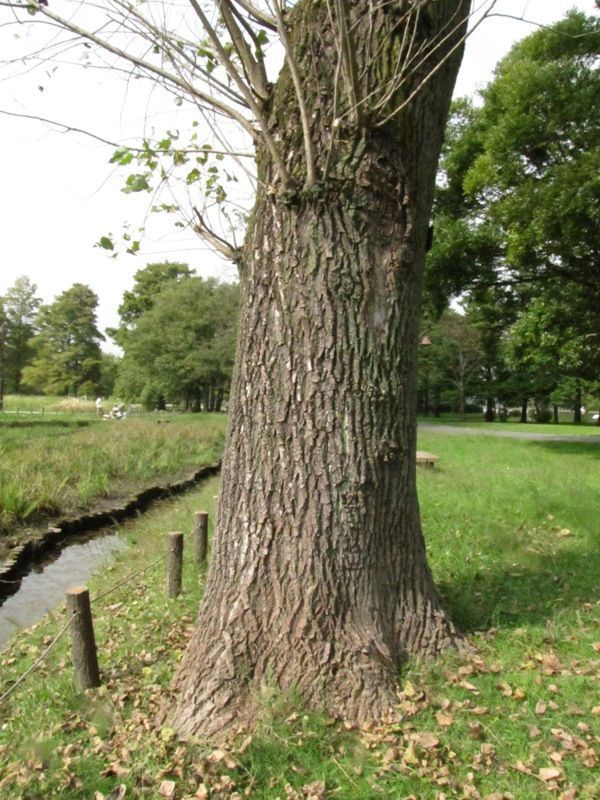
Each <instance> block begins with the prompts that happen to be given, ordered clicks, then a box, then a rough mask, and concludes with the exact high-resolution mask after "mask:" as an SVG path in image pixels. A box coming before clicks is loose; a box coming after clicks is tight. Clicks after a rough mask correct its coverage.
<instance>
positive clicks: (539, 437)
mask: <svg viewBox="0 0 600 800" xmlns="http://www.w3.org/2000/svg"><path fill="white" fill-rule="evenodd" d="M418 428H419V430H420V431H427V433H448V434H450V435H451V436H464V435H468V436H499V437H500V438H503V439H527V440H529V441H540V442H583V443H585V444H600V436H593V435H590V436H575V435H573V434H564V435H562V436H561V435H560V434H556V433H525V432H523V433H521V432H520V431H497V430H496V431H494V430H486V429H485V428H458V427H455V426H454V425H432V424H428V423H427V422H419V425H418Z"/></svg>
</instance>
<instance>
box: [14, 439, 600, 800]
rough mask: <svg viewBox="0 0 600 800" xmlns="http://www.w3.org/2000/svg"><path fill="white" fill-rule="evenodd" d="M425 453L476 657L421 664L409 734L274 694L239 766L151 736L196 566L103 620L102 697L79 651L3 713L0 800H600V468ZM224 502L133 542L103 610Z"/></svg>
mask: <svg viewBox="0 0 600 800" xmlns="http://www.w3.org/2000/svg"><path fill="white" fill-rule="evenodd" d="M419 445H420V447H422V448H423V449H427V450H432V451H433V452H435V453H437V454H438V455H440V461H439V463H438V465H437V466H436V469H435V470H433V471H425V470H424V471H422V472H420V473H419V491H420V501H421V506H422V513H423V520H424V527H425V531H426V537H427V542H428V550H429V556H430V560H431V564H432V568H433V570H434V573H435V576H436V580H437V581H438V583H439V585H440V587H441V590H442V592H443V594H444V596H445V599H446V602H447V605H448V606H449V608H450V611H451V613H452V614H453V616H454V618H455V619H456V620H457V621H458V622H459V623H460V625H461V627H462V628H463V630H465V631H467V633H468V634H469V636H470V640H471V642H472V644H473V646H474V651H473V653H471V654H470V655H465V656H464V657H459V656H458V655H456V654H449V655H447V656H446V657H445V658H443V659H440V660H439V661H438V662H436V663H435V664H427V663H419V662H415V661H413V662H411V663H410V664H409V665H408V666H407V668H406V670H405V671H404V672H403V674H402V675H401V676H400V678H399V688H400V689H401V694H400V707H401V710H402V715H403V717H402V722H401V723H400V724H398V725H394V726H390V727H382V728H381V729H378V730H365V731H348V730H345V729H344V728H343V726H339V725H337V724H335V723H333V721H332V720H329V719H326V718H323V717H321V716H319V715H318V714H312V713H311V714H306V713H305V712H304V711H303V710H302V708H301V706H300V705H299V704H298V703H297V701H296V700H295V699H294V698H293V697H287V698H282V697H280V696H278V695H277V694H275V693H273V692H272V691H271V690H269V689H268V687H267V688H265V690H264V692H263V695H262V709H263V710H262V715H261V717H260V719H259V720H258V724H257V729H256V730H255V731H254V732H253V733H252V735H251V736H250V737H241V738H240V741H239V742H238V743H237V744H236V745H235V746H232V747H231V748H230V749H224V748H220V749H214V748H211V747H210V746H202V745H193V744H190V743H183V742H179V741H178V740H177V739H176V737H175V736H174V735H173V731H171V730H170V729H169V728H168V727H167V728H165V727H162V728H160V727H159V728H154V727H153V720H154V718H155V714H156V710H157V708H158V706H159V704H160V703H161V702H162V700H163V699H164V697H165V696H167V697H168V695H165V692H166V691H167V687H168V684H169V680H170V676H171V675H172V673H173V670H174V669H175V667H176V664H177V662H178V660H179V658H180V657H181V653H182V651H183V649H184V647H185V644H186V641H187V638H188V636H189V633H190V630H191V627H192V625H193V619H194V616H195V609H196V607H197V602H198V599H199V597H200V594H201V585H200V583H199V581H198V580H197V576H196V574H195V573H194V567H193V564H192V563H191V562H190V560H189V559H186V561H187V563H186V567H185V575H184V586H185V592H184V594H183V595H182V596H181V597H180V598H178V599H177V600H175V601H170V602H169V601H167V600H166V599H165V598H164V565H162V564H161V565H158V566H157V567H155V568H153V569H152V570H151V571H149V572H148V573H145V575H144V576H142V577H141V578H140V579H138V580H136V581H135V582H134V584H133V585H128V586H127V587H124V588H123V589H120V590H118V591H117V592H116V593H115V594H113V595H109V596H108V597H107V598H106V599H105V600H104V601H101V602H99V603H98V610H97V611H96V612H95V614H96V619H97V631H96V633H97V640H98V644H99V651H100V660H101V667H102V671H103V677H104V683H105V685H104V686H103V688H101V689H100V690H97V691H92V692H89V693H87V694H86V695H81V694H78V693H76V692H75V691H74V689H73V687H72V675H71V670H70V665H69V658H68V646H67V642H66V639H62V640H61V641H60V642H59V643H58V644H57V646H56V648H55V649H54V650H52V651H51V653H50V654H49V656H48V659H47V660H46V661H45V662H44V664H43V666H42V668H41V670H40V671H39V672H38V673H37V674H36V675H34V676H32V677H31V678H29V680H28V682H27V683H26V684H25V685H24V687H23V688H22V689H21V688H19V689H18V690H17V691H16V692H15V693H14V694H13V695H11V697H10V699H9V702H8V704H7V705H5V706H4V708H2V709H0V714H1V715H2V719H3V721H2V724H1V725H0V776H2V777H0V793H1V795H2V797H3V798H4V797H5V798H9V800H13V798H14V800H16V798H24V799H25V800H29V799H30V798H31V799H33V798H41V797H44V798H45V797H60V798H61V799H62V798H64V800H71V798H73V800H75V798H88V797H89V798H97V800H101V798H102V797H105V798H108V797H109V796H110V797H112V798H117V797H126V798H128V797H132V798H153V799H154V798H160V797H169V796H172V797H175V798H179V799H180V800H181V798H192V797H205V798H206V797H209V798H213V799H216V798H232V800H234V799H236V798H240V797H250V798H258V799H259V800H275V798H280V799H281V800H300V798H304V799H306V798H309V797H312V798H317V800H323V799H325V798H326V799H327V800H328V799H329V798H331V800H334V798H342V800H346V799H347V800H364V798H394V799H396V798H398V799H399V800H402V799H404V800H409V798H410V799H411V800H415V798H418V800H450V798H453V799H454V798H456V799H457V800H458V799H459V798H460V799H461V800H466V799H467V798H474V799H475V800H477V798H485V800H501V798H504V800H510V798H513V799H514V800H537V799H538V798H540V797H549V798H562V800H572V799H573V798H577V800H590V799H591V798H596V797H599V796H600V787H599V786H598V781H597V766H598V760H597V755H596V753H595V750H594V748H595V746H596V745H597V744H598V741H599V738H598V737H599V735H600V729H599V728H600V726H599V724H598V723H599V720H600V716H599V713H600V697H599V696H598V677H599V652H598V651H599V650H600V631H599V628H598V625H599V621H600V620H599V617H600V607H599V605H598V580H597V576H598V574H599V567H600V564H599V555H598V554H599V552H600V548H598V526H597V497H598V494H599V490H600V485H599V480H600V479H599V477H598V449H597V448H596V447H595V446H594V445H591V446H589V445H588V446H585V445H578V444H577V445H573V444H571V445H567V444H558V445H555V444H554V443H552V444H548V443H539V442H521V441H507V440H503V439H501V440H490V439H485V440H484V439H482V438H481V437H464V438H463V437H461V438H460V439H457V438H455V437H448V438H446V437H443V436H441V435H439V434H438V435H434V434H429V435H424V436H421V439H420V442H419ZM216 487H217V485H216V482H211V483H209V484H208V485H207V486H205V487H204V489H203V490H202V492H199V493H195V494H190V495H188V496H186V497H185V498H182V499H178V500H176V501H172V502H169V503H166V504H163V505H162V506H161V507H160V508H159V509H157V510H155V511H153V512H151V513H150V514H148V515H145V516H144V517H143V518H142V519H141V520H139V521H137V522H135V523H132V524H130V525H128V526H127V527H126V528H125V535H126V536H127V537H128V538H129V540H130V549H129V551H128V552H126V553H125V554H123V555H121V556H119V557H118V558H117V560H116V561H115V562H114V564H113V565H112V566H111V567H110V568H109V569H108V570H105V571H104V573H103V574H101V575H99V576H98V577H97V578H96V579H95V580H94V581H93V582H92V585H91V593H92V596H93V595H94V594H95V593H97V592H98V591H99V590H100V589H102V590H104V589H105V588H106V587H107V586H110V585H111V584H113V583H115V584H116V583H117V582H118V581H119V580H120V579H122V577H123V576H124V575H126V574H127V573H128V572H130V571H131V570H132V569H134V568H138V567H139V566H142V565H144V564H146V563H149V562H150V561H152V560H153V559H154V558H155V557H156V556H157V555H159V554H160V553H162V552H163V549H164V532H165V531H167V530H174V529H183V530H188V529H189V527H190V522H191V516H192V512H193V510H194V509H195V508H198V507H201V506H207V505H208V503H210V502H211V501H212V497H213V495H214V494H216ZM188 555H189V554H188ZM133 564H135V567H133V566H132V565H133ZM62 621H63V613H58V614H57V615H56V618H55V619H47V620H45V621H44V622H43V623H41V624H40V625H38V626H37V628H36V629H35V630H34V631H31V632H29V633H22V634H21V635H20V636H19V637H17V638H16V640H15V641H14V644H13V646H12V647H11V648H10V649H9V650H7V651H6V652H5V653H4V654H2V655H1V656H0V667H1V674H2V679H3V685H4V686H6V685H8V684H10V682H11V680H13V679H14V677H16V676H18V675H20V674H21V673H22V672H23V671H24V670H25V669H26V668H27V666H28V665H29V664H30V663H31V662H32V661H33V659H35V657H36V656H37V654H38V653H39V652H40V649H41V648H43V647H44V646H45V644H47V643H49V642H50V641H51V637H52V636H53V635H55V633H56V631H57V630H59V629H60V627H61V625H62ZM119 787H122V788H119ZM95 792H98V793H99V794H98V795H95Z"/></svg>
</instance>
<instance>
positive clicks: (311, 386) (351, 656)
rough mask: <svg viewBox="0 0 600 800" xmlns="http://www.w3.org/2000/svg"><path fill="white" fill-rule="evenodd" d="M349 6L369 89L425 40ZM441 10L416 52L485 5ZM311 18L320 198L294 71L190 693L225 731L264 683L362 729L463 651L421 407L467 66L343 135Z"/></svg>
mask: <svg viewBox="0 0 600 800" xmlns="http://www.w3.org/2000/svg"><path fill="white" fill-rule="evenodd" d="M347 5H348V6H349V7H350V23H351V25H352V26H353V30H354V31H355V49H356V51H357V61H358V64H359V67H360V75H361V76H362V78H361V79H362V80H363V85H362V94H363V96H364V95H365V94H366V93H367V92H368V90H369V87H370V85H371V83H373V84H374V85H375V84H377V85H380V84H381V82H382V81H385V80H386V70H388V73H389V70H391V69H392V68H395V64H394V58H395V57H396V56H397V48H398V47H399V44H398V42H399V41H400V40H401V39H402V36H403V31H404V28H403V23H402V19H401V17H400V22H398V19H399V17H398V14H397V11H396V10H394V9H392V5H393V4H380V6H379V11H370V12H369V8H370V4H369V3H366V2H355V3H348V4H347ZM430 5H431V8H432V11H431V13H430V15H429V16H427V18H426V19H425V16H424V17H423V19H424V20H425V22H423V25H425V23H426V29H425V28H423V29H421V28H419V26H418V24H417V26H416V33H415V39H416V42H417V44H418V42H419V41H420V38H423V37H428V36H435V34H436V31H437V30H438V29H441V28H442V27H443V26H444V24H445V23H447V22H448V20H449V19H455V18H456V19H459V17H460V13H462V16H463V17H466V14H467V12H468V3H462V2H460V3H456V2H436V3H432V4H430ZM457 9H458V10H457ZM290 14H291V16H290V18H289V26H288V30H289V32H290V43H291V47H292V49H293V52H294V54H295V58H296V60H297V62H298V64H299V65H300V66H301V68H302V74H303V76H304V91H305V93H306V94H305V97H306V99H307V104H308V107H309V109H310V112H311V115H312V116H311V124H312V127H311V135H312V138H313V141H314V143H315V152H316V154H317V163H316V166H317V172H318V174H320V175H321V176H322V179H321V181H320V183H318V184H317V186H316V187H314V188H312V189H311V190H307V191H304V190H303V189H302V183H303V176H304V172H303V152H302V136H301V129H300V120H299V112H298V108H297V104H296V103H295V98H294V95H293V87H292V83H291V81H290V78H289V74H288V73H287V71H286V70H285V69H284V71H283V73H282V75H281V77H280V79H279V82H278V84H277V86H276V87H275V91H274V96H273V100H272V108H271V116H270V123H271V127H272V130H273V133H274V137H275V139H276V141H277V142H278V144H279V145H280V147H281V152H282V153H283V154H284V155H285V159H286V164H287V167H288V171H289V174H290V175H291V176H292V184H291V185H289V186H288V187H287V188H286V190H285V192H281V191H280V190H279V189H278V187H277V178H276V176H275V174H274V170H273V167H272V165H271V163H270V160H269V159H268V157H267V156H266V155H265V153H264V152H259V177H260V186H261V188H260V190H259V194H258V197H257V204H256V208H255V211H254V214H253V218H252V222H251V225H250V228H249V232H248V237H247V240H246V243H245V248H244V255H243V259H242V263H241V268H240V269H241V283H242V310H241V321H240V334H239V340H238V353H237V362H236V368H235V371H234V378H233V383H232V389H231V396H230V403H229V409H230V433H229V440H228V444H227V448H226V453H225V457H224V461H223V468H222V484H221V492H220V502H219V507H218V515H217V531H216V537H215V541H214V544H213V550H212V560H211V565H210V570H209V574H208V579H207V587H206V593H205V597H204V600H203V603H202V606H201V608H200V614H199V620H198V625H197V627H196V631H195V634H194V636H193V639H192V641H191V644H190V646H189V648H188V651H187V653H186V655H185V656H184V659H183V661H182V664H181V666H180V669H179V672H178V675H177V677H176V681H175V687H174V688H175V697H176V702H175V708H174V711H173V713H172V720H173V723H174V725H175V727H176V728H177V730H178V731H179V732H180V733H182V734H185V735H190V734H195V735H201V736H216V737H219V736H221V735H223V734H224V733H225V732H227V730H228V729H229V728H230V727H231V726H232V725H237V724H239V723H240V722H241V723H244V722H247V721H249V720H251V719H252V715H253V714H254V713H255V711H256V697H257V692H259V691H260V688H261V686H262V685H264V684H273V685H274V686H276V687H278V688H279V689H282V690H288V689H292V688H294V689H297V690H298V691H299V692H300V694H301V696H302V698H303V699H304V701H305V702H306V703H308V704H310V705H312V706H313V707H318V708H323V709H326V710H328V711H329V712H330V713H333V714H336V715H339V716H343V717H345V718H346V719H348V720H350V721H352V722H354V723H359V724H360V723H365V722H372V721H375V720H381V718H382V717H384V716H385V715H386V714H388V713H390V712H391V710H392V709H393V707H394V704H395V698H396V680H397V673H398V669H399V667H400V666H401V664H402V663H403V661H404V660H405V659H406V656H407V654H409V653H418V654H429V655H434V654H436V653H438V652H439V651H441V650H443V649H444V648H446V647H448V646H449V645H450V644H452V643H454V642H456V641H457V639H458V638H459V637H458V634H457V632H456V631H455V629H454V627H453V625H452V623H451V622H450V621H449V620H448V618H447V617H446V615H445V614H444V612H443V610H442V608H441V606H440V601H439V597H438V594H437V592H436V590H435V587H434V584H433V581H432V577H431V573H430V570H429V567H428V565H427V559H426V553H425V545H424V541H423V536H422V533H421V527H420V522H419V509H418V502H417V496H416V488H415V443H416V423H415V397H416V358H417V340H418V330H419V328H418V325H419V305H420V292H421V279H422V271H423V265H424V256H425V246H426V239H427V228H428V223H429V214H430V208H431V201H432V195H433V185H434V179H435V172H436V166H437V159H438V155H439V150H440V147H441V141H442V136H443V130H444V124H445V119H446V115H447V111H448V106H449V100H450V96H451V92H452V87H453V83H454V79H455V75H456V71H457V69H458V62H459V60H460V59H459V56H458V55H457V54H456V53H455V54H454V55H453V56H452V57H451V58H450V59H449V60H448V62H447V63H445V64H444V65H443V66H442V67H441V68H440V69H439V70H438V72H437V73H436V75H435V77H434V78H433V79H432V81H431V82H430V84H429V85H428V86H427V88H425V89H424V90H423V91H422V92H421V93H420V94H419V95H418V96H417V97H416V98H415V100H414V101H413V102H411V104H410V105H409V106H408V107H407V108H406V109H404V110H403V111H402V113H401V114H400V115H398V117H397V118H394V119H393V120H392V121H390V122H389V123H388V124H386V125H385V126H381V127H378V126H377V125H376V124H375V119H372V120H371V124H370V123H369V121H368V114H367V115H366V116H367V120H364V119H363V121H362V122H361V123H360V124H354V125H353V124H350V122H348V123H347V124H346V123H344V122H341V123H340V124H339V125H338V126H335V125H334V124H333V123H334V115H332V113H331V112H332V108H331V103H332V98H333V93H334V87H333V82H334V79H335V75H334V74H333V70H334V68H335V63H336V60H337V54H336V52H335V43H334V40H333V38H334V37H333V34H332V30H331V21H330V18H329V15H328V11H327V4H323V3H321V2H301V3H299V4H298V5H297V6H296V7H295V9H294V10H293V11H292V12H290ZM457 15H458V16H457ZM463 27H464V26H462V25H461V26H460V31H459V32H462V30H463ZM458 36H459V33H457V32H455V33H453V34H452V36H451V37H450V40H449V42H447V43H445V44H444V45H443V46H442V49H443V51H444V53H446V52H447V51H448V50H449V49H450V46H451V45H452V44H455V43H456V41H457V37H458ZM415 46H416V45H415ZM394 48H395V49H394ZM430 68H431V64H429V65H428V69H430ZM422 77H423V73H422V72H421V73H415V74H413V75H412V76H411V81H412V83H410V85H409V86H405V87H403V88H402V92H403V93H404V94H407V93H408V92H409V91H410V88H411V86H413V85H416V84H417V83H418V82H419V80H421V79H422ZM394 102H395V103H398V102H399V98H398V97H395V98H392V99H391V100H390V104H392V103H394ZM341 110H342V111H343V108H342V109H341ZM366 110H367V107H366V108H365V111H366ZM379 118H380V117H379ZM348 119H349V117H348Z"/></svg>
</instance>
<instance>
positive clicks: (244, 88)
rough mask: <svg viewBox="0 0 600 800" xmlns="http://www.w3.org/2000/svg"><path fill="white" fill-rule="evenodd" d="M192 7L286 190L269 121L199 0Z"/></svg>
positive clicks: (282, 164) (283, 171) (281, 161)
mask: <svg viewBox="0 0 600 800" xmlns="http://www.w3.org/2000/svg"><path fill="white" fill-rule="evenodd" d="M190 5H191V6H192V8H193V9H194V11H195V12H196V16H197V17H198V19H199V20H200V22H201V23H202V27H203V28H204V30H205V31H206V33H207V34H208V37H209V39H210V40H211V42H212V44H213V46H214V48H215V50H216V52H217V54H218V57H219V61H220V62H221V64H222V65H223V67H224V68H225V70H226V71H227V73H228V75H229V76H230V78H231V79H232V80H233V81H234V83H235V84H236V85H237V87H238V88H239V90H240V92H241V93H242V95H243V96H244V98H245V99H246V101H247V102H248V105H249V106H250V110H251V111H252V113H253V114H254V117H255V119H256V121H257V122H258V125H259V127H260V130H261V133H262V136H263V140H264V142H265V145H266V147H267V149H268V150H269V153H270V154H271V158H272V159H273V163H274V165H275V168H276V170H277V173H278V175H279V179H280V180H281V183H282V186H283V188H284V189H285V188H286V187H287V184H288V174H287V170H286V168H285V164H284V163H283V159H282V158H281V155H280V153H279V151H278V150H277V146H276V144H275V140H274V139H273V137H272V136H271V133H270V132H269V127H268V125H267V121H266V119H265V118H264V117H263V114H262V112H261V109H260V108H259V107H258V104H257V102H256V100H255V98H254V96H253V94H252V91H251V90H250V88H249V86H248V84H246V83H245V82H244V80H243V79H242V77H241V75H240V74H239V72H238V71H237V69H236V67H235V65H234V63H233V62H232V60H231V59H230V58H229V56H228V55H227V52H226V50H225V48H224V47H223V45H222V44H221V41H220V39H219V36H218V35H217V32H216V31H215V29H214V28H213V26H212V25H211V24H210V22H209V20H208V18H207V16H206V14H205V13H204V11H203V10H202V8H201V7H200V5H199V4H198V2H197V0H190Z"/></svg>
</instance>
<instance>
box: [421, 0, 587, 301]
mask: <svg viewBox="0 0 600 800" xmlns="http://www.w3.org/2000/svg"><path fill="white" fill-rule="evenodd" d="M599 47H600V29H599V26H598V17H596V16H592V17H586V16H585V15H584V14H582V13H580V12H577V11H571V12H569V14H568V15H567V16H566V18H565V19H564V20H563V21H562V22H559V23H557V24H556V25H554V26H552V27H550V28H545V29H543V30H539V31H536V32H535V33H533V34H531V35H530V36H528V37H527V38H526V39H523V40H522V41H521V42H519V43H518V44H516V45H515V46H514V47H513V49H512V50H511V52H510V53H509V54H508V56H506V57H505V58H504V59H503V60H502V61H501V62H500V63H499V65H498V66H497V68H496V71H495V77H494V80H493V81H492V82H491V83H490V84H489V85H488V87H487V88H486V89H485V90H483V91H482V92H481V98H482V101H483V103H482V105H481V106H480V107H477V108H476V107H474V106H473V105H472V104H471V103H470V102H469V101H468V100H461V101H458V102H457V103H456V104H455V106H454V110H453V115H452V120H451V124H450V126H449V134H450V135H449V137H448V139H447V144H446V149H445V153H444V158H443V162H442V173H441V177H440V188H439V190H438V194H437V200H436V237H435V239H434V247H433V250H432V254H431V259H430V265H431V269H432V273H433V274H432V276H431V277H430V281H431V283H432V284H434V285H435V284H437V285H444V281H446V284H447V285H449V287H450V291H451V293H453V294H456V293H459V292H460V291H464V290H466V289H469V288H470V287H473V286H475V285H479V286H482V285H483V286H487V285H489V284H490V283H493V282H499V283H502V284H510V285H512V286H513V287H514V289H515V290H516V289H518V287H520V286H524V287H525V289H526V291H531V290H532V289H531V287H536V286H537V287H543V285H544V283H545V282H546V281H547V280H549V279H554V278H558V279H559V280H560V281H568V282H570V283H571V282H572V283H576V284H578V285H580V286H582V287H587V289H588V290H592V291H593V289H595V287H596V286H597V284H598V279H599V277H600V274H599V273H600V261H599V258H598V255H599V251H598V242H597V236H596V235H595V233H594V232H595V231H596V230H597V227H598V223H599V221H600V204H599V201H598V196H599V195H598V174H599V170H598V167H599V161H598V159H599V158H600V155H599V154H600V146H599V145H600V111H599V110H598V104H597V103H596V102H595V98H596V97H597V95H598V92H599V91H600V76H599V73H598V70H597V66H596V61H597V53H598V49H599ZM444 272H447V273H448V277H446V278H444V277H443V275H442V273H444ZM582 299H583V298H582ZM590 302H591V303H592V304H593V303H594V302H595V300H594V295H593V294H591V295H590Z"/></svg>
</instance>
